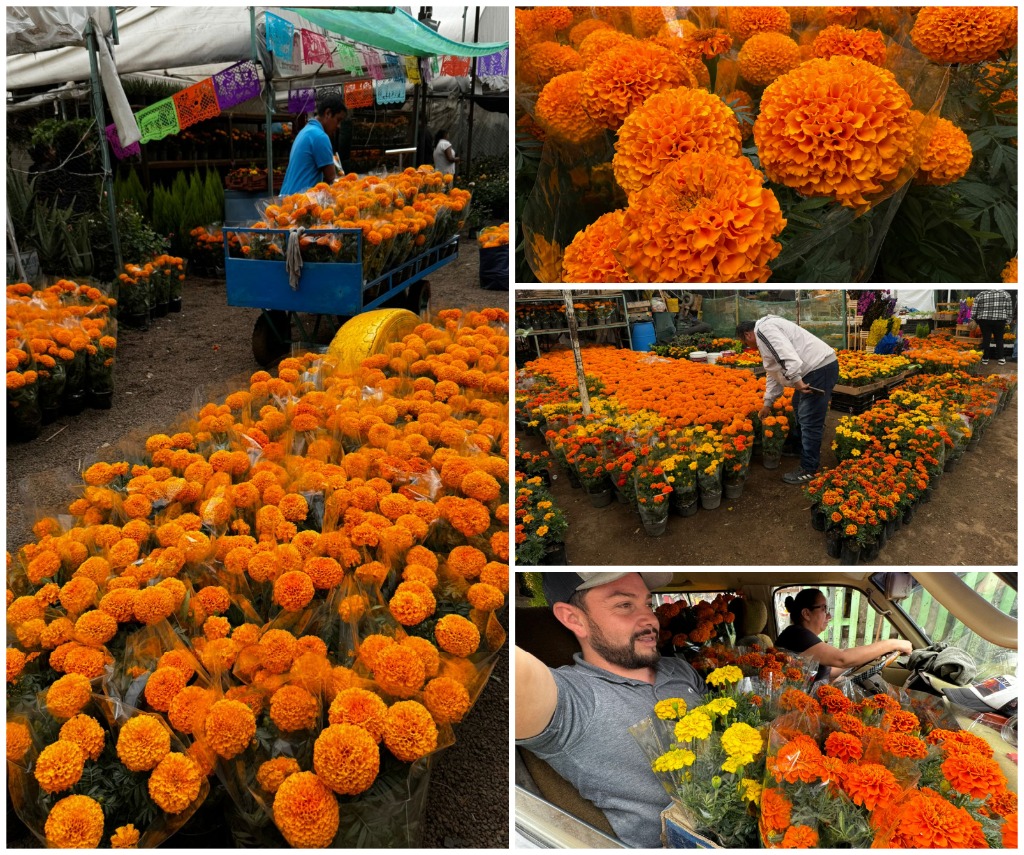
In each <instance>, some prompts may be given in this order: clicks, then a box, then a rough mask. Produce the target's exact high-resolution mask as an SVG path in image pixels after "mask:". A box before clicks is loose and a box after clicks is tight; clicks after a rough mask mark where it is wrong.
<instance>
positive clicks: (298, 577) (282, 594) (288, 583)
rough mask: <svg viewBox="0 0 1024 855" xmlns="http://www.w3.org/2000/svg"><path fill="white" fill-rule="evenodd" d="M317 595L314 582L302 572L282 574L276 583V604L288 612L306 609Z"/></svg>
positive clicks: (294, 571) (292, 571) (293, 571)
mask: <svg viewBox="0 0 1024 855" xmlns="http://www.w3.org/2000/svg"><path fill="white" fill-rule="evenodd" d="M315 593H316V590H315V589H314V587H313V580H312V579H310V578H309V576H308V575H307V574H306V573H304V572H302V571H301V570H289V571H288V572H287V573H282V574H281V575H280V576H279V577H278V578H277V580H276V581H275V582H274V602H275V603H277V604H278V605H280V606H281V608H283V609H284V610H285V611H288V612H298V611H301V610H302V609H304V608H305V607H306V606H308V605H309V604H310V602H311V601H312V599H313V595H314V594H315Z"/></svg>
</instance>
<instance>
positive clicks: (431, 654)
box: [401, 635, 441, 680]
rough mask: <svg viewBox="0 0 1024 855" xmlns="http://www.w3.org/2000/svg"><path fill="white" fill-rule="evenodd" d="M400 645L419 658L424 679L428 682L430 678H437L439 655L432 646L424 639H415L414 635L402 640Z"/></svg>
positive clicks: (439, 662) (439, 665)
mask: <svg viewBox="0 0 1024 855" xmlns="http://www.w3.org/2000/svg"><path fill="white" fill-rule="evenodd" d="M401 644H402V647H406V648H408V649H409V650H411V651H412V652H413V653H415V654H416V655H417V656H418V657H419V658H420V662H422V663H423V673H424V675H425V677H426V679H428V680H429V679H430V678H431V677H436V676H437V672H438V669H439V668H440V667H441V655H440V654H439V653H438V651H437V648H436V647H434V645H433V644H431V643H430V642H429V641H427V639H425V638H417V637H416V636H414V635H410V636H409V637H408V638H403V639H402V642H401Z"/></svg>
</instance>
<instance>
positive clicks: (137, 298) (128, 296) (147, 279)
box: [117, 255, 185, 329]
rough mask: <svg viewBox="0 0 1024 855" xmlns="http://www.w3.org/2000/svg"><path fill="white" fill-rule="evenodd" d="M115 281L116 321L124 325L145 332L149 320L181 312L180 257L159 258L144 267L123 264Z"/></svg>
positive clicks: (182, 273) (182, 262)
mask: <svg viewBox="0 0 1024 855" xmlns="http://www.w3.org/2000/svg"><path fill="white" fill-rule="evenodd" d="M117 280H118V283H117V284H118V292H117V299H118V320H119V321H120V322H121V323H123V324H124V325H125V326H129V327H135V328H142V329H145V328H147V327H148V325H149V319H150V317H154V318H157V317H162V316H163V315H166V314H167V313H168V312H180V311H181V286H182V283H183V282H184V281H185V260H184V259H183V258H178V257H176V256H173V255H158V256H157V257H156V258H154V259H153V260H152V261H147V262H146V263H145V264H126V265H125V266H124V271H123V272H122V273H119V274H118V276H117Z"/></svg>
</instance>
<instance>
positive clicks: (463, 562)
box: [448, 546, 487, 579]
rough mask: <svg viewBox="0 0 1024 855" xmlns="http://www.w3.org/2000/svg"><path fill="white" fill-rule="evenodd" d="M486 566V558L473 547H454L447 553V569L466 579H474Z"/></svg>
mask: <svg viewBox="0 0 1024 855" xmlns="http://www.w3.org/2000/svg"><path fill="white" fill-rule="evenodd" d="M486 564H487V556H486V555H484V553H482V552H481V551H480V550H479V549H477V548H476V547H473V546H456V547H455V548H454V549H453V550H452V551H451V552H449V553H448V569H449V570H453V571H454V572H456V573H458V574H459V575H460V576H462V577H464V578H466V579H476V578H477V577H478V576H479V575H480V571H481V570H483V568H484V566H485V565H486Z"/></svg>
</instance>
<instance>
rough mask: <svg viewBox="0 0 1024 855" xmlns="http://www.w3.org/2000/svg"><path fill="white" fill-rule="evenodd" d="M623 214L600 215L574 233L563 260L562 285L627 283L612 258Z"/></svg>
mask: <svg viewBox="0 0 1024 855" xmlns="http://www.w3.org/2000/svg"><path fill="white" fill-rule="evenodd" d="M622 213H623V212H622V211H611V212H610V213H607V214H602V215H601V216H600V217H598V218H597V219H596V220H594V222H592V223H591V224H590V225H589V226H587V227H586V228H585V229H583V230H582V231H579V232H576V237H574V238H573V239H572V243H570V244H569V245H568V246H567V247H566V248H565V255H563V256H562V281H564V282H628V281H630V280H629V275H628V274H627V273H626V271H625V270H623V268H622V265H621V264H620V263H619V260H618V259H617V258H616V257H615V255H614V250H615V247H617V246H618V244H619V241H621V240H622Z"/></svg>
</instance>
